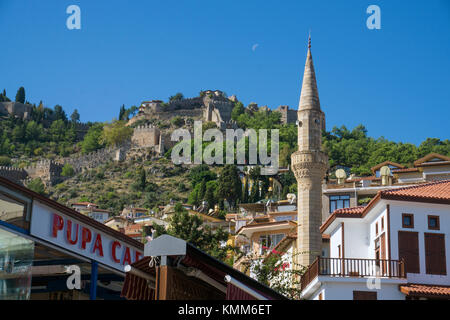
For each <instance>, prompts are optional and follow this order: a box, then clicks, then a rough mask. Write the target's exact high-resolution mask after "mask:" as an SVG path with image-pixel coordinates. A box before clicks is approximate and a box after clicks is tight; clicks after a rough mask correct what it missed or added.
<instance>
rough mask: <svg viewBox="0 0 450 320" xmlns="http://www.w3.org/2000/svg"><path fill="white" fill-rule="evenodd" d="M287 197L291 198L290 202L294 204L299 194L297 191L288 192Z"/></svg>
mask: <svg viewBox="0 0 450 320" xmlns="http://www.w3.org/2000/svg"><path fill="white" fill-rule="evenodd" d="M286 198H287V199H288V200H289V203H290V204H293V203H294V202H295V201H296V200H297V195H296V194H295V193H288V194H287V195H286Z"/></svg>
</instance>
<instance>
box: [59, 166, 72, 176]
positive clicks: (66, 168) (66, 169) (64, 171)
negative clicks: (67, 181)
mask: <svg viewBox="0 0 450 320" xmlns="http://www.w3.org/2000/svg"><path fill="white" fill-rule="evenodd" d="M74 174H75V170H74V169H73V167H72V166H71V165H70V164H69V163H66V164H65V165H64V167H63V168H62V171H61V175H62V176H63V177H73V176H74Z"/></svg>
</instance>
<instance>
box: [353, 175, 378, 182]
mask: <svg viewBox="0 0 450 320" xmlns="http://www.w3.org/2000/svg"><path fill="white" fill-rule="evenodd" d="M363 180H381V178H378V177H376V176H370V177H361V178H353V179H347V181H349V182H350V181H363Z"/></svg>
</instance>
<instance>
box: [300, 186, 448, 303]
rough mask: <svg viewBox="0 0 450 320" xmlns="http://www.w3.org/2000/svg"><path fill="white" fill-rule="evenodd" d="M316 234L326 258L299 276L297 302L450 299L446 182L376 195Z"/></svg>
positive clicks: (334, 217)
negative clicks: (325, 244)
mask: <svg viewBox="0 0 450 320" xmlns="http://www.w3.org/2000/svg"><path fill="white" fill-rule="evenodd" d="M320 230H321V232H322V234H324V235H327V236H329V237H330V245H329V247H330V253H329V256H328V257H318V258H317V259H316V261H314V263H312V264H311V265H310V266H309V268H308V271H307V272H306V273H305V275H304V276H303V277H302V285H301V289H302V297H303V298H304V299H311V300H322V299H323V300H334V299H339V300H351V299H354V300H359V299H365V300H369V299H379V300H385V299H394V300H397V299H400V300H404V299H449V298H450V275H449V270H448V268H449V266H450V240H449V235H450V180H443V181H436V182H431V183H425V184H420V185H415V186H409V187H403V188H399V189H391V190H383V191H379V192H378V193H377V195H376V196H375V197H374V198H373V199H372V200H371V201H370V203H369V204H368V205H367V206H359V207H352V208H342V209H337V210H335V211H334V212H333V214H332V215H331V216H330V217H329V218H328V219H327V220H326V221H325V223H324V224H323V225H322V226H321V228H320Z"/></svg>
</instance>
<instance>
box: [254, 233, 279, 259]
mask: <svg viewBox="0 0 450 320" xmlns="http://www.w3.org/2000/svg"><path fill="white" fill-rule="evenodd" d="M283 238H284V233H277V234H267V235H264V236H261V237H259V244H260V247H261V248H260V250H261V254H262V253H263V252H264V250H266V249H267V248H274V247H275V246H276V245H277V244H278V243H280V241H281V240H283Z"/></svg>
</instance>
